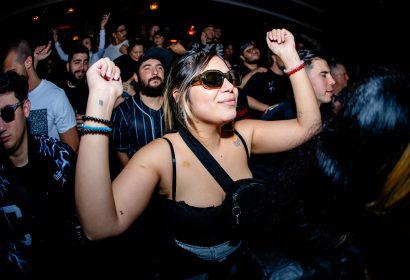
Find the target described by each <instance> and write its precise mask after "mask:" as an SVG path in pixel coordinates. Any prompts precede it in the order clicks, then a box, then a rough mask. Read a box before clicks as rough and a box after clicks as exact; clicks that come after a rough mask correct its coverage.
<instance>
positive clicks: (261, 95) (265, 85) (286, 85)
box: [243, 69, 292, 119]
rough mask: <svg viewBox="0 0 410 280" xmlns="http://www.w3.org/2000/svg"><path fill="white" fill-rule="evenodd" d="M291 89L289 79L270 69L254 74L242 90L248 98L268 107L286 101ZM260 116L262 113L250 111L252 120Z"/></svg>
mask: <svg viewBox="0 0 410 280" xmlns="http://www.w3.org/2000/svg"><path fill="white" fill-rule="evenodd" d="M291 89H292V88H291V84H290V80H289V77H288V76H286V75H278V74H275V73H274V72H273V71H272V70H271V69H269V70H268V72H265V73H255V74H254V75H253V76H252V77H251V78H250V79H249V80H248V82H247V83H246V84H245V86H244V88H243V90H244V91H245V92H246V94H247V95H248V96H251V97H253V98H255V99H256V100H258V101H259V102H262V103H264V104H267V105H269V106H271V105H274V104H278V103H280V102H282V101H284V100H286V98H288V97H289V96H290V95H291V92H292V90H291ZM261 115H262V112H260V111H255V110H251V117H252V118H253V119H259V118H260V117H261Z"/></svg>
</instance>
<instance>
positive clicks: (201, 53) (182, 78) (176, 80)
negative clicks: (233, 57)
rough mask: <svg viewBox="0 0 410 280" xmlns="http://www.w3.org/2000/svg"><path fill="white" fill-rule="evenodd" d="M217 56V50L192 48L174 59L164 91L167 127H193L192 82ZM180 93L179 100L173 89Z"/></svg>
mask: <svg viewBox="0 0 410 280" xmlns="http://www.w3.org/2000/svg"><path fill="white" fill-rule="evenodd" d="M214 56H217V57H219V58H220V59H222V60H224V59H223V58H222V57H221V56H219V55H218V54H217V53H216V52H214V51H211V50H206V49H200V48H192V49H191V50H189V51H187V52H186V53H185V54H184V55H182V56H181V57H180V58H178V59H177V60H175V61H174V63H173V64H172V65H171V69H170V71H169V74H168V75H167V80H166V85H165V91H164V106H163V107H164V120H165V126H166V129H175V128H176V127H177V126H178V125H179V124H181V125H183V126H185V127H192V126H193V122H192V112H191V109H190V104H189V100H188V99H189V91H190V82H191V80H192V78H193V77H195V76H196V75H198V74H199V73H200V72H201V71H202V70H203V69H205V67H206V66H207V65H208V63H209V62H210V60H211V59H212V58H213V57H214ZM175 89H177V90H178V91H179V93H180V98H179V100H178V102H176V101H175V99H174V97H173V91H174V90H175Z"/></svg>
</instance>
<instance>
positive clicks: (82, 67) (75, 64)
mask: <svg viewBox="0 0 410 280" xmlns="http://www.w3.org/2000/svg"><path fill="white" fill-rule="evenodd" d="M87 70H88V54H85V53H77V54H74V55H73V59H72V60H71V61H70V62H68V63H67V71H68V72H69V73H70V80H72V79H75V80H77V81H85V79H86V75H85V74H86V72H87Z"/></svg>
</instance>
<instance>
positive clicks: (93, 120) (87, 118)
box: [82, 116, 112, 126]
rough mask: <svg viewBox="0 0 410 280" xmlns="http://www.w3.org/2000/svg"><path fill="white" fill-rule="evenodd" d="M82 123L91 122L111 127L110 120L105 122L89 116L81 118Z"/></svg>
mask: <svg viewBox="0 0 410 280" xmlns="http://www.w3.org/2000/svg"><path fill="white" fill-rule="evenodd" d="M82 120H83V121H92V122H96V123H102V124H105V125H108V126H111V125H112V122H111V121H110V120H105V119H100V118H96V117H91V116H83V117H82Z"/></svg>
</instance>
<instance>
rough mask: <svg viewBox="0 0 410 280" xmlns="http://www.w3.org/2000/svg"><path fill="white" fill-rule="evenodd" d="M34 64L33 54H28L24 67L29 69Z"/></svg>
mask: <svg viewBox="0 0 410 280" xmlns="http://www.w3.org/2000/svg"><path fill="white" fill-rule="evenodd" d="M32 65H33V57H32V56H28V57H27V58H26V60H25V61H24V67H25V68H26V69H29V68H30V67H31V66H32Z"/></svg>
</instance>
